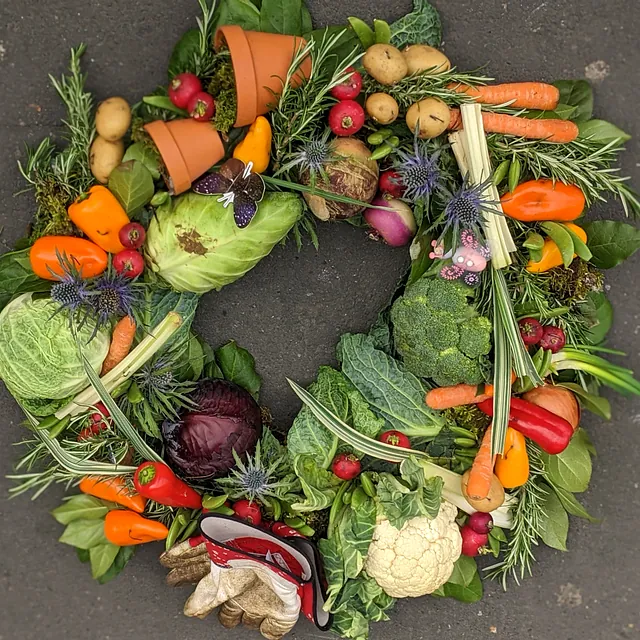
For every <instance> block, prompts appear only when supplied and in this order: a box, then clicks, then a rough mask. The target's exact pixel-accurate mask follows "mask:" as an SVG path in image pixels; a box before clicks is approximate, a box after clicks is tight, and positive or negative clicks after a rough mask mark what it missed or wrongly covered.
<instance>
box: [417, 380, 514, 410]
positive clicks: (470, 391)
mask: <svg viewBox="0 0 640 640" xmlns="http://www.w3.org/2000/svg"><path fill="white" fill-rule="evenodd" d="M515 381H516V373H515V371H512V372H511V384H513V383H514V382H515ZM479 389H480V385H477V384H456V385H453V386H452V387H440V388H438V389H431V391H427V395H426V396H425V398H424V401H425V403H426V405H427V406H428V407H429V408H431V409H435V410H436V411H442V410H444V409H451V408H453V407H460V406H462V405H463V404H477V403H479V402H482V401H483V400H487V399H489V398H493V385H492V384H485V385H484V389H483V392H482V393H479Z"/></svg>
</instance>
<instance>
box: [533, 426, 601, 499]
mask: <svg viewBox="0 0 640 640" xmlns="http://www.w3.org/2000/svg"><path fill="white" fill-rule="evenodd" d="M541 456H542V461H543V462H544V465H545V469H546V474H547V478H548V479H549V480H550V481H551V483H552V484H554V485H556V486H558V487H561V488H562V489H566V490H567V491H571V492H572V493H582V492H583V491H586V490H587V489H588V487H589V481H590V480H591V471H592V464H591V455H590V454H589V449H588V448H587V445H586V442H585V440H584V438H581V437H580V435H579V433H576V434H575V435H574V437H573V438H572V439H571V442H570V443H569V446H568V447H567V448H566V449H565V450H564V451H563V452H562V453H558V454H557V455H549V454H548V453H544V452H542V453H541Z"/></svg>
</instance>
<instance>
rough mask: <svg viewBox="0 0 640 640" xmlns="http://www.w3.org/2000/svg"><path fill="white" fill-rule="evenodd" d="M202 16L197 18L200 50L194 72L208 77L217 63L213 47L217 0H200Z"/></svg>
mask: <svg viewBox="0 0 640 640" xmlns="http://www.w3.org/2000/svg"><path fill="white" fill-rule="evenodd" d="M198 4H199V5H200V10H201V11H202V17H201V18H200V17H198V18H196V23H197V24H198V36H199V39H198V51H197V52H196V53H195V54H194V73H195V74H196V75H197V76H198V77H199V78H202V77H208V76H209V75H210V74H211V72H212V69H213V67H214V65H215V59H216V53H215V49H214V48H213V36H214V33H215V27H216V21H215V20H214V13H215V10H216V5H217V0H211V4H209V0H198Z"/></svg>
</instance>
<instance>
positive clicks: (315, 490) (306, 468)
mask: <svg viewBox="0 0 640 640" xmlns="http://www.w3.org/2000/svg"><path fill="white" fill-rule="evenodd" d="M293 470H294V472H295V474H296V475H297V476H298V478H299V479H300V485H301V486H302V491H303V493H304V495H305V500H304V501H303V502H297V503H294V504H292V505H291V508H292V509H293V510H294V511H302V512H307V511H320V510H321V509H326V508H327V507H329V506H330V505H331V503H332V502H333V500H334V498H335V497H336V493H337V491H338V487H339V486H340V485H341V484H342V480H340V479H339V478H338V477H337V476H336V475H334V474H333V473H331V471H327V470H326V469H323V468H322V467H320V466H318V465H317V464H316V461H315V460H314V459H313V458H312V457H311V456H309V455H298V456H296V457H295V458H294V460H293Z"/></svg>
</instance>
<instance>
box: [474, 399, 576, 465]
mask: <svg viewBox="0 0 640 640" xmlns="http://www.w3.org/2000/svg"><path fill="white" fill-rule="evenodd" d="M478 408H479V409H480V410H481V411H483V412H484V413H486V414H487V415H489V416H493V399H492V398H490V399H489V400H484V401H483V402H480V403H479V404H478ZM509 426H510V427H511V428H512V429H515V430H516V431H519V432H520V433H521V434H522V435H524V436H526V437H527V438H530V439H531V440H533V441H534V442H535V443H536V444H538V445H540V448H541V449H542V450H543V451H546V452H547V453H550V454H557V453H562V452H563V451H564V450H565V449H566V448H567V447H568V446H569V441H570V440H571V436H572V435H573V427H572V426H571V424H570V423H569V422H567V421H566V420H565V419H564V418H561V417H560V416H557V415H556V414H555V413H552V412H551V411H549V410H547V409H544V408H542V407H538V406H537V405H535V404H533V403H531V402H527V401H526V400H522V399H520V398H511V408H510V409H509Z"/></svg>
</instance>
